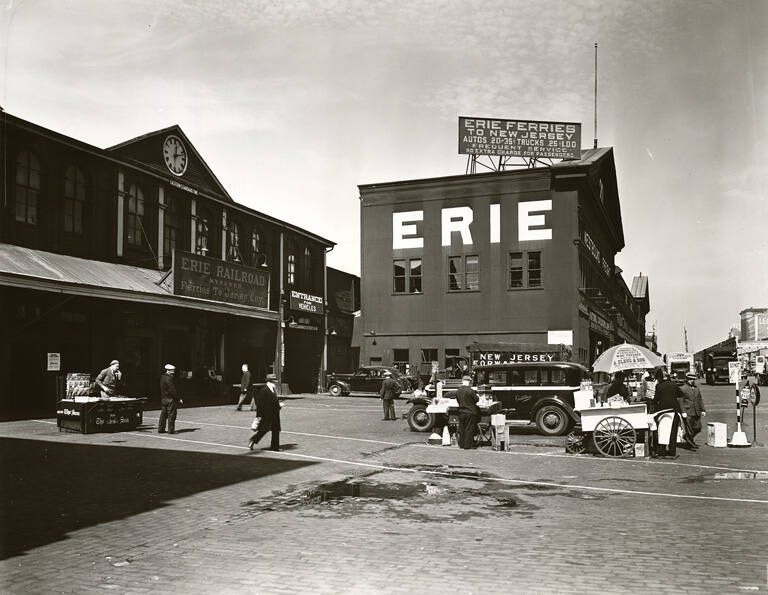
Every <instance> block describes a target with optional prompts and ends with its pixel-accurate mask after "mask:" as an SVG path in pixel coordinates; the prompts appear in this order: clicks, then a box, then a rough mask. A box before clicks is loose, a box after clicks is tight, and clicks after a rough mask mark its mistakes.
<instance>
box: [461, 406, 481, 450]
mask: <svg viewBox="0 0 768 595" xmlns="http://www.w3.org/2000/svg"><path fill="white" fill-rule="evenodd" d="M476 432H477V417H476V416H474V415H472V414H471V413H459V446H460V447H461V448H474V447H475V433H476Z"/></svg>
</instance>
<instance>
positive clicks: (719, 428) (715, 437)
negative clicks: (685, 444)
mask: <svg viewBox="0 0 768 595" xmlns="http://www.w3.org/2000/svg"><path fill="white" fill-rule="evenodd" d="M707 445H708V446H714V447H715V448H727V446H728V425H727V424H724V423H719V422H710V423H708V424H707Z"/></svg>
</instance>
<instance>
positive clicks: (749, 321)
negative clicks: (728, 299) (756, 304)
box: [739, 308, 768, 341]
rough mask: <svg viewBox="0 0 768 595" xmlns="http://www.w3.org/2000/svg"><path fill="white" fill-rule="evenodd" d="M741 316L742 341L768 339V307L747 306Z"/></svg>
mask: <svg viewBox="0 0 768 595" xmlns="http://www.w3.org/2000/svg"><path fill="white" fill-rule="evenodd" d="M739 315H740V316H741V337H740V339H739V340H740V341H763V340H768V308H747V309H745V310H742V311H741V312H739Z"/></svg>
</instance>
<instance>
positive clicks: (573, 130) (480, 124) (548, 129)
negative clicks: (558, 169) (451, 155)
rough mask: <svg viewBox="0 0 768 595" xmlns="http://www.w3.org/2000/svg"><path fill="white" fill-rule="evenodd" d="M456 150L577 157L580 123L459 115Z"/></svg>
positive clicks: (510, 155) (476, 153) (524, 155)
mask: <svg viewBox="0 0 768 595" xmlns="http://www.w3.org/2000/svg"><path fill="white" fill-rule="evenodd" d="M459 153H461V154H464V155H498V156H500V157H548V158H551V159H579V158H580V157H581V124H579V123H576V122H540V121H533V120H500V119H497V118H468V117H465V116H459Z"/></svg>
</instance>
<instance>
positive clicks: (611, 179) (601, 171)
mask: <svg viewBox="0 0 768 595" xmlns="http://www.w3.org/2000/svg"><path fill="white" fill-rule="evenodd" d="M550 170H551V172H552V183H553V185H554V184H558V185H559V184H569V183H577V182H586V184H587V186H588V187H589V188H590V190H591V194H592V196H594V197H595V201H594V203H595V206H596V208H597V210H598V211H599V212H602V213H603V215H604V216H605V218H606V221H607V222H609V223H610V225H609V226H608V231H609V232H610V234H611V235H612V236H613V240H614V242H615V243H616V251H617V252H618V251H620V250H621V249H622V248H623V247H624V245H625V244H624V227H623V225H622V221H621V204H620V201H619V188H618V181H617V179H616V163H615V161H614V158H613V147H598V148H597V149H584V150H582V152H581V158H580V159H569V160H564V161H560V162H559V163H554V164H552V165H551V166H550ZM601 182H602V186H603V194H604V196H605V200H604V201H601V200H600V199H599V197H600V186H601Z"/></svg>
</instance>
